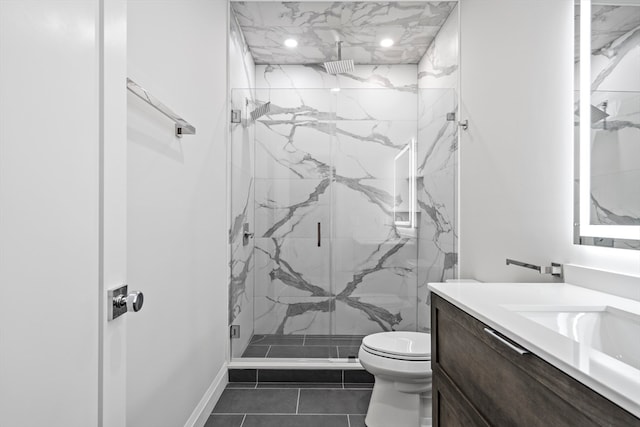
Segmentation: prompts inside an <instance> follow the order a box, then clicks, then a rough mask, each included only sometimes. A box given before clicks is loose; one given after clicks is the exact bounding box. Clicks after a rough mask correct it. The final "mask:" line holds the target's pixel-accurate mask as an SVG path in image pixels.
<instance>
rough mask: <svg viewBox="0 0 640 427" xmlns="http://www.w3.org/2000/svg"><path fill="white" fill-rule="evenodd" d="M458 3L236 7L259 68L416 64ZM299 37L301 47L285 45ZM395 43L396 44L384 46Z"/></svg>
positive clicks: (248, 4) (250, 4)
mask: <svg viewBox="0 0 640 427" xmlns="http://www.w3.org/2000/svg"><path fill="white" fill-rule="evenodd" d="M456 4H457V2H455V1H441V2H424V1H420V2H344V3H340V2H335V3H334V2H314V1H311V2H264V1H255V2H232V3H231V7H232V10H233V12H234V14H235V16H236V18H237V20H238V24H239V25H240V27H241V29H242V32H243V33H244V36H245V39H246V41H247V44H248V45H249V48H250V50H251V53H252V55H253V59H254V61H255V62H256V64H317V63H322V62H325V61H329V60H336V59H337V49H336V42H337V41H339V40H340V41H343V45H342V57H343V58H344V59H353V60H354V61H355V63H356V64H376V65H380V64H416V63H418V62H419V61H420V59H421V58H422V56H423V55H424V53H425V52H426V50H427V48H428V47H429V45H430V44H431V42H432V41H433V39H434V37H435V35H436V34H437V33H438V31H439V30H440V28H441V27H442V25H443V24H444V22H445V21H446V19H447V17H448V16H449V14H450V13H451V11H452V10H453V8H454V7H455V5H456ZM288 38H295V39H296V40H297V41H298V47H296V48H293V49H292V48H287V47H285V46H284V45H283V42H284V40H286V39H288ZM384 38H391V39H393V40H394V45H393V46H392V47H389V48H383V47H380V40H382V39H384Z"/></svg>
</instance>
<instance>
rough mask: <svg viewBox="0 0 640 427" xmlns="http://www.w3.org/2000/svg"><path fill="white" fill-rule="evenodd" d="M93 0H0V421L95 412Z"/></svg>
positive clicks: (83, 425) (83, 424)
mask: <svg viewBox="0 0 640 427" xmlns="http://www.w3.org/2000/svg"><path fill="white" fill-rule="evenodd" d="M97 17H98V2H97V1H84V0H83V1H65V2H50V1H23V0H15V1H14V0H3V1H0V284H1V285H0V286H1V292H2V295H3V297H2V298H3V302H2V309H0V425H1V426H6V427H22V426H25V427H32V426H39V425H51V426H69V427H87V426H95V425H96V423H97V421H98V369H99V364H98V327H99V322H98V307H99V305H98V304H99V302H98V295H99V293H98V292H99V291H98V289H99V269H98V260H99V252H98V247H99V241H98V231H99V222H98V206H99V205H98V201H99V191H98V178H99V169H98V166H99V161H100V159H99V150H98V147H99V138H98V137H99V131H98V117H99V110H98V104H99V97H98V81H99V79H98V77H99V73H98V61H97V58H98V48H97V46H98V42H97V39H96V34H97V32H98V31H97Z"/></svg>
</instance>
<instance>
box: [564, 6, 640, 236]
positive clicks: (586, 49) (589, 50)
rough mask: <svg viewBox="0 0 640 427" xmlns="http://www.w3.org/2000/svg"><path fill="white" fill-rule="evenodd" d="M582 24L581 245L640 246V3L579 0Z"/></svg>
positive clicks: (578, 105) (578, 104) (578, 102)
mask: <svg viewBox="0 0 640 427" xmlns="http://www.w3.org/2000/svg"><path fill="white" fill-rule="evenodd" d="M575 23H576V25H575V30H576V38H575V40H576V50H575V52H576V56H575V70H576V74H575V75H576V79H575V81H576V89H577V90H576V99H575V113H576V117H575V119H576V121H575V124H576V127H575V136H576V156H575V157H576V176H575V178H576V190H575V195H576V214H575V242H576V243H578V244H590V245H598V246H609V247H617V248H627V249H640V0H605V1H592V0H579V1H578V2H577V4H576V19H575Z"/></svg>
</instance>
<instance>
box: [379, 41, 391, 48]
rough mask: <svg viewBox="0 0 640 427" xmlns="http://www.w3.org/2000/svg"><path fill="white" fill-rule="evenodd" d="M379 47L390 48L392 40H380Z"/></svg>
mask: <svg viewBox="0 0 640 427" xmlns="http://www.w3.org/2000/svg"><path fill="white" fill-rule="evenodd" d="M380 46H382V47H391V46H393V40H391V39H382V40H380Z"/></svg>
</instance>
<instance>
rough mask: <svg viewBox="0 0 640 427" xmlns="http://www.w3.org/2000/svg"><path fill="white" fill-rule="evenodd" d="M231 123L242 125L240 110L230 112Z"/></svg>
mask: <svg viewBox="0 0 640 427" xmlns="http://www.w3.org/2000/svg"><path fill="white" fill-rule="evenodd" d="M231 123H242V111H241V110H231Z"/></svg>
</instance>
